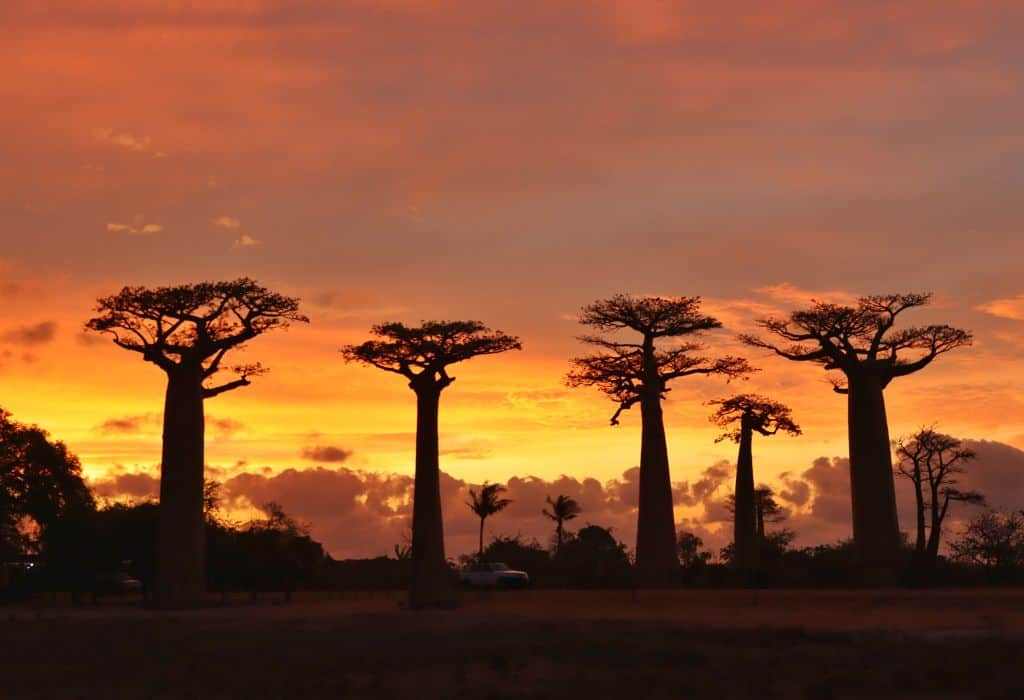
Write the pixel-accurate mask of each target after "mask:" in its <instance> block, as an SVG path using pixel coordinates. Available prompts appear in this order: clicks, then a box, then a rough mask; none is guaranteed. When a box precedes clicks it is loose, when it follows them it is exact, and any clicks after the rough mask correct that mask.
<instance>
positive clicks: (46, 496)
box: [0, 409, 93, 562]
mask: <svg viewBox="0 0 1024 700" xmlns="http://www.w3.org/2000/svg"><path fill="white" fill-rule="evenodd" d="M92 507H93V500H92V495H91V494H90V493H89V489H88V488H87V487H86V485H85V482H84V481H83V480H82V466H81V464H80V463H79V461H78V458H77V457H75V456H74V455H73V454H71V453H70V452H68V449H67V447H66V446H65V445H64V443H62V442H54V441H52V440H50V436H49V434H48V433H47V432H46V431H44V430H42V429H40V428H38V427H36V426H29V425H22V424H20V423H17V422H16V421H14V420H13V419H12V418H11V414H9V413H8V412H7V411H5V410H3V409H0V562H11V561H16V560H19V559H21V558H23V557H24V556H26V555H29V554H33V553H35V552H37V551H38V549H39V546H40V542H41V541H42V540H45V538H46V537H47V535H48V532H49V530H50V528H51V527H52V526H53V525H54V524H55V523H56V522H57V521H58V520H59V519H60V518H61V517H62V516H64V515H66V514H68V513H73V512H76V511H79V510H89V509H91V508H92Z"/></svg>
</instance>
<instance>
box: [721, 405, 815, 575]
mask: <svg viewBox="0 0 1024 700" xmlns="http://www.w3.org/2000/svg"><path fill="white" fill-rule="evenodd" d="M709 403H710V405H712V406H718V410H717V411H715V412H714V414H712V416H711V421H712V422H713V423H714V424H715V425H717V426H719V427H720V428H726V429H727V432H725V433H722V434H721V435H719V436H718V438H717V439H716V440H715V442H722V441H723V440H732V441H733V442H736V443H738V444H739V456H738V457H737V458H736V489H735V491H734V492H733V505H734V508H733V548H734V555H733V563H734V564H735V565H736V566H737V567H739V568H748V567H751V566H753V565H754V563H755V562H754V558H755V555H756V553H757V547H758V542H757V536H758V522H759V520H760V521H761V523H762V527H761V530H760V534H761V536H762V537H763V536H764V528H763V518H761V519H759V518H758V517H757V516H758V508H757V503H756V496H755V489H754V456H753V442H754V433H758V434H759V435H764V436H771V435H775V434H776V433H778V432H780V431H782V432H786V433H789V434H790V435H800V426H798V425H797V424H796V423H794V422H793V418H792V411H791V410H790V409H789V407H788V406H785V405H783V404H781V403H779V402H778V401H772V400H771V399H769V398H766V397H764V396H759V395H757V394H738V395H736V396H730V397H729V398H726V399H717V400H715V401H711V402H709Z"/></svg>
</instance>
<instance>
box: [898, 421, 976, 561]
mask: <svg viewBox="0 0 1024 700" xmlns="http://www.w3.org/2000/svg"><path fill="white" fill-rule="evenodd" d="M896 457H897V462H896V475H897V476H900V477H902V478H905V479H907V480H908V481H910V483H911V484H912V485H913V487H914V501H915V504H916V506H917V514H916V515H917V538H916V541H915V546H914V554H915V556H917V558H918V560H919V561H921V562H922V563H924V564H933V563H935V561H936V559H938V556H939V539H940V537H941V536H942V524H943V522H945V519H946V515H947V513H948V512H949V506H950V504H951V503H969V504H971V505H978V506H980V505H984V504H985V497H984V496H982V495H981V494H980V493H978V492H977V491H962V490H960V489H959V488H957V486H958V484H959V475H960V474H963V473H964V472H965V471H966V470H965V467H966V465H967V464H968V463H969V462H970V461H971V460H973V459H974V458H975V457H977V455H976V454H975V452H974V450H971V449H968V448H967V447H964V445H963V442H962V441H960V440H958V439H956V438H955V437H952V436H950V435H944V434H942V433H940V432H937V431H935V430H934V429H932V428H923V429H921V430H919V431H918V432H916V433H914V434H913V435H911V436H910V437H909V438H902V439H899V440H897V441H896ZM926 520H927V521H928V524H927V525H926V524H925V521H926ZM926 532H927V539H926V537H925V534H926Z"/></svg>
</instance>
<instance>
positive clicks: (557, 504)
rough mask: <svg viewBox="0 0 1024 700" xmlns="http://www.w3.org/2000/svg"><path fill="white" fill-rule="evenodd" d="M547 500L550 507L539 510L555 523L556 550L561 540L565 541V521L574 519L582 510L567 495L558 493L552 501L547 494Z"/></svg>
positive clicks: (559, 548)
mask: <svg viewBox="0 0 1024 700" xmlns="http://www.w3.org/2000/svg"><path fill="white" fill-rule="evenodd" d="M547 501H548V505H549V506H551V509H550V510H549V509H547V508H544V509H543V510H541V514H543V515H544V517H545V518H547V519H548V520H551V521H552V522H554V523H555V551H558V550H561V549H562V542H564V541H565V523H566V522H568V521H569V520H574V519H575V518H576V516H578V515H579V514H580V513H582V512H583V509H582V508H580V504H579V503H577V502H576V499H574V498H570V497H569V496H561V495H560V496H558V498H556V499H555V500H553V501H552V500H551V496H548V498H547Z"/></svg>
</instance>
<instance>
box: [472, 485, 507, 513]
mask: <svg viewBox="0 0 1024 700" xmlns="http://www.w3.org/2000/svg"><path fill="white" fill-rule="evenodd" d="M507 490H508V489H506V488H505V487H504V486H502V485H501V484H484V485H483V487H481V489H480V492H479V493H477V492H476V491H475V490H473V489H470V490H469V500H468V501H466V505H468V506H469V509H470V510H472V511H473V512H474V513H476V514H477V515H478V516H479V517H481V518H488V517H490V516H492V515H494V514H495V513H498V512H500V511H502V510H504V509H505V508H506V507H507V506H508V505H509V504H510V503H512V501H511V500H509V499H507V498H502V497H501V494H503V493H505V491H507Z"/></svg>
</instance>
